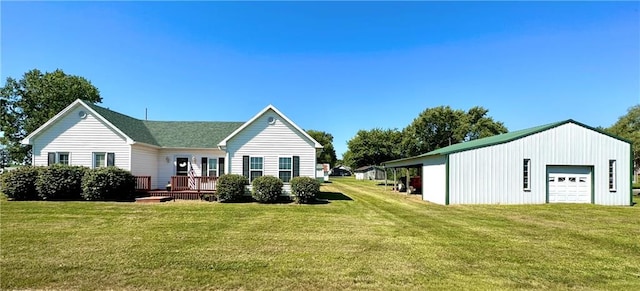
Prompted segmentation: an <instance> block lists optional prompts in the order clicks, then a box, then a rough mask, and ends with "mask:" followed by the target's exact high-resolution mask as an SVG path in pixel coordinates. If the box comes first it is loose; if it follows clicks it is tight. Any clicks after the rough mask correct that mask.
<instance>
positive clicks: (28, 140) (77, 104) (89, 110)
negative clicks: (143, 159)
mask: <svg viewBox="0 0 640 291" xmlns="http://www.w3.org/2000/svg"><path fill="white" fill-rule="evenodd" d="M94 106H95V105H94ZM94 106H89V105H88V104H87V103H85V102H84V101H82V100H80V99H77V100H76V101H74V102H72V103H71V104H69V106H67V107H66V108H65V109H63V110H62V111H60V112H59V113H58V114H56V115H54V116H53V117H52V118H50V119H49V120H47V122H45V123H44V124H43V125H41V126H40V127H38V128H37V129H36V130H34V131H33V132H32V133H30V134H29V135H27V137H25V138H24V139H23V140H22V141H21V143H22V144H24V145H28V144H33V143H32V139H33V138H34V137H36V136H38V135H39V134H41V133H43V132H44V131H46V130H48V129H49V128H50V127H51V126H53V125H54V124H56V123H57V122H59V121H60V120H61V119H63V118H65V117H67V116H69V115H70V113H71V112H72V111H73V113H75V115H76V116H77V117H78V118H81V116H80V113H81V111H82V112H84V115H85V117H87V116H93V117H94V118H96V119H97V120H99V121H100V122H102V123H103V124H104V125H105V126H107V127H109V129H110V130H111V131H113V132H115V133H117V134H118V135H119V136H120V137H122V138H124V139H126V140H127V143H129V144H131V143H133V139H131V138H130V137H129V136H128V135H127V134H125V133H124V132H122V131H121V130H120V129H119V128H118V127H116V126H115V125H113V124H112V123H111V122H109V121H108V120H107V119H105V118H104V117H103V116H102V115H101V114H99V113H98V112H97V111H96V110H94ZM95 107H97V106H95ZM78 108H81V109H78ZM74 110H76V111H74ZM73 113H72V114H73ZM81 119H82V118H81Z"/></svg>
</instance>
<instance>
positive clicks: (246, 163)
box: [242, 156, 249, 179]
mask: <svg viewBox="0 0 640 291" xmlns="http://www.w3.org/2000/svg"><path fill="white" fill-rule="evenodd" d="M242 175H244V176H245V177H247V179H248V178H249V156H242Z"/></svg>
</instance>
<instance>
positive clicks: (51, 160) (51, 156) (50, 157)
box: [47, 153, 56, 166]
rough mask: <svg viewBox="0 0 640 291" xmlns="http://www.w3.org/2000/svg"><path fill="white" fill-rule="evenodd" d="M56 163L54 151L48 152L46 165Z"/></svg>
mask: <svg viewBox="0 0 640 291" xmlns="http://www.w3.org/2000/svg"><path fill="white" fill-rule="evenodd" d="M55 163H56V153H49V154H48V155H47V166H51V165H53V164H55Z"/></svg>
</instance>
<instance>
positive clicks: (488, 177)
mask: <svg viewBox="0 0 640 291" xmlns="http://www.w3.org/2000/svg"><path fill="white" fill-rule="evenodd" d="M629 153H630V145H629V144H628V143H626V142H623V141H620V140H618V139H615V138H612V137H610V136H607V135H604V134H601V133H599V132H596V131H593V130H590V129H588V128H585V127H582V126H580V125H577V124H573V123H567V124H564V125H561V126H558V127H555V128H552V129H549V130H546V131H543V132H539V133H536V134H532V135H530V136H527V137H524V138H521V139H517V140H514V141H511V142H508V143H504V144H499V145H494V146H488V147H483V148H478V149H472V150H468V151H464V152H459V153H453V154H450V155H449V180H450V188H449V191H450V192H449V195H450V203H451V204H474V203H482V204H497V203H499V204H542V203H545V202H546V200H547V182H548V181H547V173H546V169H547V166H589V167H593V169H594V178H593V179H594V181H593V183H594V186H593V191H594V200H595V201H594V202H595V203H596V204H604V205H629V200H630V198H629V196H630V194H629V193H630V192H629V191H630V189H629V183H618V184H617V186H618V191H616V192H610V191H609V185H608V184H609V183H608V181H609V179H608V178H609V176H608V174H609V167H608V166H609V160H611V159H612V157H616V158H615V160H616V161H617V163H618V165H617V169H629V168H630V165H629V161H630V158H629ZM524 158H529V159H531V166H530V170H529V172H530V175H531V180H530V182H529V183H530V188H531V190H530V191H525V190H524V189H523V187H522V179H517V178H515V177H514V175H515V173H521V172H522V161H523V159H524ZM618 176H620V175H618ZM625 176H629V175H625ZM505 177H514V178H505ZM618 178H619V177H618Z"/></svg>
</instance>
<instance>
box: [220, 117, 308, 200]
mask: <svg viewBox="0 0 640 291" xmlns="http://www.w3.org/2000/svg"><path fill="white" fill-rule="evenodd" d="M268 117H274V118H275V120H274V122H273V124H269V122H268ZM227 152H228V158H227V164H228V165H227V167H228V169H229V173H232V174H239V175H242V174H243V165H242V163H243V161H242V160H243V158H242V157H243V156H261V157H263V159H264V160H263V163H264V168H263V171H264V172H263V174H264V175H266V176H274V177H278V176H279V170H280V168H279V161H280V160H279V158H280V157H282V156H298V157H299V176H303V177H311V178H315V174H316V173H315V165H316V150H315V148H314V143H313V142H312V141H311V140H309V139H307V138H306V137H305V136H303V135H302V133H300V132H298V131H297V130H296V129H295V128H294V127H293V126H292V125H291V124H289V123H287V122H286V121H285V120H284V119H283V118H281V117H280V116H279V115H278V114H276V113H275V112H274V111H272V110H268V111H267V112H265V114H263V115H262V116H260V117H258V118H257V119H256V120H255V121H254V122H253V123H251V124H249V125H248V126H247V127H246V128H244V130H242V131H241V132H239V133H238V134H237V135H236V136H234V137H233V138H232V139H230V140H229V141H228V142H227ZM289 191H290V186H289V185H285V187H284V192H285V193H288V192H289Z"/></svg>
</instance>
